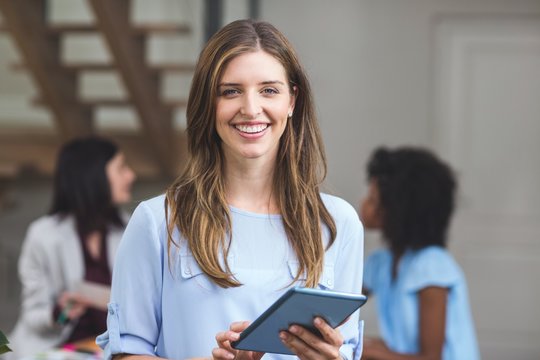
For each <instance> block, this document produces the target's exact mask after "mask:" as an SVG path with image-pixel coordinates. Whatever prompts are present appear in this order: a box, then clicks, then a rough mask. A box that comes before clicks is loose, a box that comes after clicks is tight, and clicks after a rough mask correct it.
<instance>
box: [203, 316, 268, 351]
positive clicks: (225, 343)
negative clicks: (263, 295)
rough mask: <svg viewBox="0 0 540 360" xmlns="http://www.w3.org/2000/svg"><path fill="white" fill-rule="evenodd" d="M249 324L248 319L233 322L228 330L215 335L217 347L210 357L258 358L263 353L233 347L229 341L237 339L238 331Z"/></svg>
mask: <svg viewBox="0 0 540 360" xmlns="http://www.w3.org/2000/svg"><path fill="white" fill-rule="evenodd" d="M248 326H249V321H241V322H234V323H232V324H231V326H230V327H229V330H227V331H223V332H220V333H218V334H217V335H216V342H217V345H218V347H217V348H214V349H213V350H212V357H213V358H214V359H216V360H232V359H235V360H259V359H260V358H262V356H263V355H264V353H262V352H255V351H243V350H236V349H233V348H232V346H231V341H235V340H238V339H239V338H240V333H241V332H242V331H244V330H245V329H246V328H247V327H248Z"/></svg>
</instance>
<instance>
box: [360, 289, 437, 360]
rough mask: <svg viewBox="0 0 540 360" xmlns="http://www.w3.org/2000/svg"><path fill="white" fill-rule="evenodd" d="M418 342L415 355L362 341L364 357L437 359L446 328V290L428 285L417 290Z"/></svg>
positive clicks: (372, 359)
mask: <svg viewBox="0 0 540 360" xmlns="http://www.w3.org/2000/svg"><path fill="white" fill-rule="evenodd" d="M418 297H419V306H420V311H419V316H420V319H419V326H420V329H419V336H420V338H419V341H420V344H419V345H420V352H419V353H418V354H414V355H410V354H399V353H396V352H393V351H391V350H389V349H388V348H387V347H386V345H385V344H384V342H382V341H381V340H373V339H371V340H368V339H366V340H365V341H364V351H363V355H362V359H364V360H440V359H441V357H442V349H443V345H444V337H445V328H446V302H447V298H448V289H447V288H443V287H437V286H429V287H426V288H424V289H422V290H420V291H419V292H418Z"/></svg>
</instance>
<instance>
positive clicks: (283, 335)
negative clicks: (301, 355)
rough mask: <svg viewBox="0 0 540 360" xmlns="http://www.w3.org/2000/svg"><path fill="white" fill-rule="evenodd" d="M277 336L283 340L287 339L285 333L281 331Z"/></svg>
mask: <svg viewBox="0 0 540 360" xmlns="http://www.w3.org/2000/svg"><path fill="white" fill-rule="evenodd" d="M279 338H280V339H281V340H283V341H287V333H286V332H284V331H282V332H280V333H279Z"/></svg>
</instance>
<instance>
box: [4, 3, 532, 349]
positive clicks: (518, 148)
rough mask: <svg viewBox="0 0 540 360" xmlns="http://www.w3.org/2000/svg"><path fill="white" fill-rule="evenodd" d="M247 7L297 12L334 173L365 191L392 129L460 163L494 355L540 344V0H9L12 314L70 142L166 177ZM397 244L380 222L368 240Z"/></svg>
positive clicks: (149, 188)
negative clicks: (200, 91) (207, 54)
mask: <svg viewBox="0 0 540 360" xmlns="http://www.w3.org/2000/svg"><path fill="white" fill-rule="evenodd" d="M246 17H256V18H260V19H264V20H268V21H270V22H272V23H273V24H274V25H276V26H277V27H278V28H279V29H280V30H282V31H283V32H284V33H285V35H286V36H287V37H288V38H289V39H290V40H291V41H292V43H293V45H294V46H295V47H296V49H297V50H298V52H299V54H300V58H301V59H302V60H303V63H304V65H305V67H306V69H307V71H308V73H309V75H310V77H311V81H312V86H313V89H314V93H315V100H316V104H317V111H318V114H319V118H320V123H321V126H322V130H323V136H324V139H325V144H326V151H327V154H328V161H329V173H328V177H327V180H326V183H325V189H326V191H328V192H331V193H334V194H336V195H339V196H341V197H343V198H345V199H346V200H347V201H349V202H350V203H351V204H353V205H354V206H355V207H358V204H359V201H360V199H361V198H362V196H363V195H364V194H365V193H366V190H367V186H366V185H367V184H366V179H365V171H364V167H365V162H366V160H367V158H368V156H369V154H370V152H371V151H372V150H373V149H374V148H375V147H376V146H379V145H387V146H390V147H393V146H398V145H420V146H425V147H428V148H430V149H432V150H433V151H434V152H436V153H437V154H438V155H439V156H440V157H442V158H443V159H445V160H446V161H447V162H448V163H449V164H450V165H451V166H452V167H453V168H454V169H455V170H456V171H457V173H458V178H459V181H460V191H459V200H458V208H457V211H456V214H455V216H454V219H453V222H452V227H451V232H450V242H449V243H450V250H451V252H452V253H453V254H454V255H455V256H456V258H457V260H458V262H459V263H460V265H461V266H462V267H463V269H464V271H465V274H466V276H467V280H468V284H469V288H470V297H471V305H472V310H473V315H474V318H475V321H476V329H477V333H478V339H479V343H480V349H481V352H482V355H483V358H484V359H539V358H540V341H539V340H540V310H539V308H538V297H539V296H540V190H539V186H540V1H538V0H466V1H456V0H338V1H325V0H295V1H290V0H228V1H219V0H205V1H203V0H151V1H150V0H131V1H129V0H114V1H110V0H0V29H1V30H2V31H1V32H0V329H2V330H4V331H9V330H10V329H11V327H12V326H13V325H14V323H15V320H16V317H17V314H18V308H19V293H20V285H19V283H18V279H17V269H16V268H17V259H18V254H19V251H20V246H21V243H22V241H23V238H24V235H25V231H26V228H27V226H28V224H29V223H30V222H31V221H32V220H34V219H35V218H37V217H39V216H41V215H42V214H44V213H45V212H47V211H48V206H49V204H50V200H51V199H50V195H51V178H50V176H51V170H52V168H53V166H54V159H55V155H56V151H57V149H58V146H59V145H60V144H61V143H62V142H63V141H65V140H67V139H69V138H71V137H74V136H78V135H84V134H90V133H99V134H103V135H106V136H109V137H111V138H112V139H114V140H115V141H116V142H117V143H118V144H119V145H120V146H121V148H122V149H123V150H124V151H125V153H126V155H127V159H128V161H129V163H130V165H131V166H132V167H133V168H134V169H135V171H136V172H137V174H138V176H139V180H138V181H137V183H136V184H135V187H134V193H135V194H134V195H135V196H134V199H135V200H134V201H133V203H132V204H131V206H130V207H129V208H128V209H127V210H128V211H129V210H131V209H132V208H133V207H134V206H135V205H136V204H137V202H138V201H140V200H142V199H145V198H148V197H151V196H154V195H156V194H159V193H161V192H163V190H164V189H165V187H166V186H167V184H168V183H169V182H170V180H171V178H172V177H173V176H174V175H175V174H176V173H177V172H178V170H179V169H180V168H181V165H182V161H183V158H184V156H185V140H184V136H183V134H182V130H183V128H184V127H185V115H184V111H185V103H186V100H187V94H188V91H189V85H190V81H191V75H192V71H193V66H194V64H195V62H196V59H197V55H198V52H199V51H200V49H201V48H202V45H203V43H204V41H205V39H206V38H207V37H208V36H209V34H211V33H213V31H215V29H217V28H219V27H220V26H222V25H223V24H225V23H228V22H229V21H232V20H235V19H239V18H246ZM379 246H380V239H379V238H378V235H377V234H371V233H368V234H366V253H369V252H370V251H372V250H373V249H375V248H376V247H379ZM359 256H361V255H360V254H359ZM373 306H374V303H372V304H368V306H366V308H365V310H364V311H363V313H362V314H363V315H362V317H363V318H364V319H365V320H366V333H368V334H371V335H376V334H377V331H378V330H377V324H376V318H375V315H374V308H373Z"/></svg>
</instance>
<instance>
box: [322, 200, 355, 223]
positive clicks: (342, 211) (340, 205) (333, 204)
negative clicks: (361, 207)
mask: <svg viewBox="0 0 540 360" xmlns="http://www.w3.org/2000/svg"><path fill="white" fill-rule="evenodd" d="M321 199H322V201H323V203H324V206H326V208H327V209H328V211H329V212H330V214H331V215H332V216H333V217H334V220H336V221H338V220H340V219H353V220H359V218H358V213H357V212H356V210H355V209H354V207H353V206H352V205H351V204H349V203H348V202H347V201H345V200H344V199H342V198H340V197H337V196H335V195H330V194H326V193H321Z"/></svg>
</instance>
